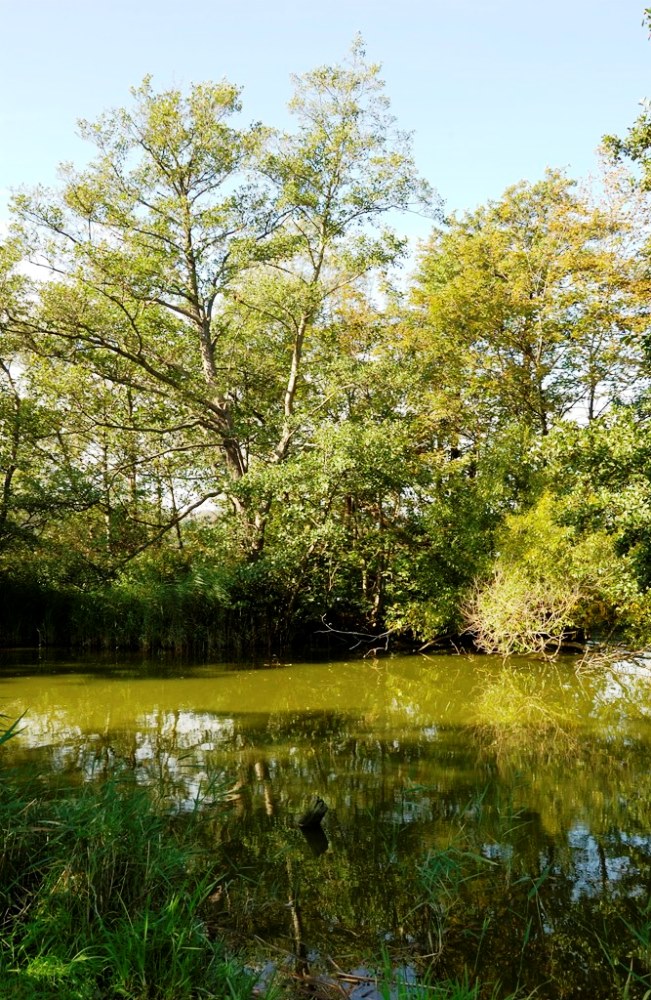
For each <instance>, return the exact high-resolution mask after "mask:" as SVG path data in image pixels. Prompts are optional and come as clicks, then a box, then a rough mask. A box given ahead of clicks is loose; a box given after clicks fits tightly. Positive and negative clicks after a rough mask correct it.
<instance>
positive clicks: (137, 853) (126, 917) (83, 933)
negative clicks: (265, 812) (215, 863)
mask: <svg viewBox="0 0 651 1000" xmlns="http://www.w3.org/2000/svg"><path fill="white" fill-rule="evenodd" d="M6 777H7V776H5V780H4V781H3V782H2V784H1V787H0V848H1V854H0V942H1V944H0V997H3V998H4V997H7V998H9V997H11V998H12V1000H13V998H15V1000H49V998H50V997H51V998H52V1000H54V998H56V1000H103V998H106V1000H108V998H111V1000H114V998H122V1000H192V998H195V997H196V998H198V997H201V998H203V1000H207V998H220V1000H222V998H230V1000H245V998H248V997H250V996H251V994H252V990H253V985H254V981H253V977H252V975H251V974H250V973H247V972H246V971H245V970H243V969H241V968H240V967H239V966H238V965H237V964H236V963H234V962H233V961H232V960H229V959H227V958H226V957H225V956H224V953H223V950H222V948H221V946H220V944H219V943H218V942H216V941H214V940H212V939H211V937H210V935H209V932H208V929H207V927H206V924H205V922H204V919H203V915H204V910H205V905H206V900H207V897H208V896H209V894H210V891H211V888H212V887H213V886H214V876H213V875H212V873H211V872H210V864H209V859H208V857H207V856H206V855H205V854H204V853H203V852H202V851H201V850H200V849H199V848H198V847H197V844H196V841H195V842H194V843H193V842H192V841H191V839H190V835H189V834H187V833H184V831H183V828H182V825H181V824H178V823H174V820H173V818H172V817H170V816H168V815H166V814H165V813H164V812H163V810H162V809H161V808H159V807H158V806H157V803H156V801H155V800H154V799H153V798H152V797H151V795H150V793H148V792H147V791H146V790H144V789H141V788H138V787H136V786H135V785H134V784H133V783H131V782H118V781H114V782H108V783H105V784H103V785H101V786H97V785H85V786H83V787H82V788H81V789H78V790H76V791H70V790H68V791H67V792H65V793H64V794H60V795H58V796H57V795H51V794H50V795H44V794H39V789H38V787H37V786H36V785H33V786H31V787H29V788H28V787H25V786H24V785H22V786H19V785H18V784H17V783H14V782H12V781H11V780H6ZM9 777H10V776H9Z"/></svg>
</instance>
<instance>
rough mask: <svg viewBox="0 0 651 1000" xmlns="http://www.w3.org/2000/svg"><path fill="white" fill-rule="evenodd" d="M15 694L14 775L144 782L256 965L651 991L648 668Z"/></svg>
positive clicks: (359, 676)
mask: <svg viewBox="0 0 651 1000" xmlns="http://www.w3.org/2000/svg"><path fill="white" fill-rule="evenodd" d="M52 671H53V672H52ZM0 692H1V695H2V707H1V710H2V712H3V713H4V714H6V715H8V716H13V717H15V716H17V715H19V714H20V713H21V712H23V711H26V712H27V715H26V720H25V726H26V728H25V731H24V732H23V733H22V734H21V736H20V737H19V739H17V740H14V741H12V744H13V745H11V746H9V747H8V748H7V752H8V755H9V758H10V760H11V762H12V763H13V764H14V765H15V766H17V767H20V766H25V767H27V766H30V767H34V766H37V767H38V768H39V769H40V771H41V772H42V773H47V774H49V775H50V776H51V780H52V781H54V782H57V783H58V782H68V781H71V782H78V781H82V780H100V779H102V778H103V777H105V776H108V775H114V774H116V773H120V772H121V771H124V770H127V771H128V772H129V773H131V774H133V775H134V776H135V779H136V781H137V782H138V783H139V784H142V785H151V786H153V787H155V788H156V789H157V790H158V792H159V794H160V795H162V796H163V797H164V799H165V801H166V802H167V804H168V808H169V809H170V810H172V811H173V812H174V813H175V814H177V815H178V822H180V823H181V822H186V821H188V819H189V818H190V817H191V818H192V821H193V822H196V824H197V836H198V837H200V838H201V840H202V842H203V843H207V844H208V845H210V847H211V850H212V851H213V854H214V859H215V879H216V888H215V890H214V892H213V893H212V895H211V897H210V900H208V901H207V913H206V920H207V922H208V923H209V925H210V926H211V929H212V930H213V931H214V932H215V933H218V934H219V935H220V936H222V937H225V938H226V940H227V941H229V942H230V943H231V944H232V945H234V946H237V947H238V948H240V949H242V948H244V949H245V950H246V951H247V952H248V955H249V958H250V959H251V960H252V961H254V962H257V963H261V962H263V961H264V960H268V961H272V962H273V963H274V964H275V965H278V964H280V965H281V966H284V965H285V964H286V963H288V962H290V960H291V961H292V962H296V961H298V970H299V972H301V973H302V975H303V976H306V975H308V974H309V975H316V974H324V975H325V974H332V971H333V969H335V968H340V969H346V970H354V969H357V970H360V969H361V968H365V967H367V964H368V963H371V962H373V961H374V960H375V961H376V960H377V958H378V956H379V955H380V954H382V953H383V952H385V953H386V954H388V956H389V960H390V962H391V963H392V965H393V967H394V968H403V969H408V970H414V973H417V974H418V975H421V976H422V975H424V976H428V975H429V976H430V977H431V978H432V979H433V980H434V979H444V978H446V977H447V978H456V979H459V980H460V979H463V977H464V976H470V978H471V979H472V977H473V976H475V975H479V976H480V977H481V980H482V982H484V983H488V984H493V985H494V984H497V983H499V984H500V986H499V989H498V992H496V993H495V996H506V995H507V994H508V993H509V992H512V991H514V990H516V989H519V990H522V991H530V990H533V989H538V991H539V992H538V994H537V995H539V996H543V997H549V998H559V1000H560V998H565V997H580V996H589V997H593V998H608V1000H611V998H614V997H620V996H621V997H630V998H633V997H643V996H644V995H645V992H646V991H647V990H648V989H651V978H650V976H651V905H650V903H649V900H650V898H651V895H650V890H651V769H650V768H649V753H650V750H651V745H650V737H651V722H650V720H651V684H650V683H649V676H648V671H647V668H646V666H645V665H644V664H642V665H640V664H638V665H629V664H615V665H612V666H611V667H610V668H608V669H602V670H600V671H599V672H591V673H590V672H583V673H581V672H577V671H576V670H575V668H574V664H573V663H571V662H569V661H568V662H567V663H562V664H560V665H558V666H554V667H551V666H550V665H548V664H524V663H521V664H515V666H512V667H508V668H505V667H504V665H503V664H501V663H497V662H493V661H492V660H490V659H489V658H482V659H476V660H473V659H462V658H458V657H455V658H452V657H440V658H436V659H435V660H431V661H425V660H422V659H416V658H404V659H400V658H397V659H394V660H390V661H386V662H385V663H384V664H382V665H381V666H380V667H371V666H370V665H368V664H366V663H342V664H314V665H305V664H283V665H278V666H276V665H274V666H273V667H262V668H257V667H252V668H246V669H242V668H239V669H236V668H230V667H224V666H219V667H214V666H212V667H211V666H199V667H196V666H192V665H183V666H182V667H181V669H180V674H179V668H178V667H177V668H176V673H175V672H174V670H173V669H172V668H171V667H170V665H167V664H166V665H163V667H162V668H161V666H160V665H153V666H152V665H148V666H147V668H146V669H142V668H141V666H139V665H137V664H133V663H132V664H129V663H122V664H115V663H114V664H112V665H108V664H106V663H103V664H102V663H97V662H94V663H92V662H90V661H88V662H83V663H72V664H70V663H67V664H66V663H56V664H54V665H53V664H49V666H48V665H43V664H41V665H40V666H39V667H37V668H36V669H35V668H34V667H32V668H31V669H30V668H29V667H28V665H25V664H23V665H20V664H7V666H6V667H4V668H3V672H2V683H1V687H0ZM317 795H318V796H322V797H323V799H324V800H325V801H326V803H327V805H328V812H327V814H326V816H325V818H324V819H323V822H322V824H320V825H317V826H316V828H315V829H314V830H311V831H302V830H301V829H299V827H298V826H297V820H298V818H299V817H300V816H301V814H302V813H303V812H304V810H305V808H306V806H307V805H309V803H310V802H311V801H313V799H314V797H315V796H317ZM365 963H366V964H365ZM362 975H363V974H362V973H360V976H362ZM350 982H351V983H352V982H353V979H352V978H351V980H350ZM491 989H492V987H491Z"/></svg>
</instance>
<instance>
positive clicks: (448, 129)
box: [0, 0, 651, 235]
mask: <svg viewBox="0 0 651 1000" xmlns="http://www.w3.org/2000/svg"><path fill="white" fill-rule="evenodd" d="M643 6H644V2H643V0H642V2H638V0H565V2H561V0H547V2H545V3H531V2H529V0H519V2H518V0H448V2H443V0H392V2H388V0H348V2H344V0H329V2H321V3H314V2H312V3H308V2H305V3H298V2H296V0H291V2H290V0H268V2H262V0H241V2H240V3H239V4H238V3H237V2H235V0H231V2H225V0H211V2H210V0H186V2H185V3H183V2H182V0H174V2H172V0H155V2H154V0H129V2H127V0H103V2H101V3H100V2H97V0H22V2H21V3H19V2H17V0H0V26H1V29H2V40H1V42H0V94H2V103H1V104H0V217H2V216H3V215H5V214H6V210H5V208H4V207H3V206H4V204H5V203H6V198H7V193H8V191H9V189H11V188H17V187H20V186H21V185H32V184H36V183H39V182H42V183H46V184H49V183H52V182H53V181H54V180H55V178H56V167H57V164H58V163H59V162H61V161H62V160H73V161H75V162H78V163H81V162H83V160H84V158H85V157H86V156H87V155H88V150H87V148H86V146H85V145H84V144H83V143H82V142H81V140H80V139H78V138H77V137H76V134H75V130H76V125H75V123H76V120H77V118H91V119H92V118H94V117H96V116H97V115H98V114H99V113H100V112H101V111H103V110H104V109H106V108H108V107H114V106H119V105H122V104H125V103H128V100H129V93H128V92H129V87H130V86H132V85H134V84H137V83H139V82H140V80H141V79H142V77H143V76H144V75H145V74H146V73H152V74H153V77H154V85H155V86H159V87H161V88H162V87H166V86H169V85H170V84H175V85H180V86H183V85H186V84H189V83H190V82H195V81H199V80H206V79H221V78H223V77H226V78H227V79H229V80H231V81H232V82H233V83H237V84H239V85H241V86H242V87H243V88H244V94H243V100H244V119H245V120H262V121H265V122H266V123H268V124H272V125H278V126H281V127H282V126H285V125H287V123H288V119H287V115H286V110H285V106H286V103H287V100H288V99H289V96H290V93H291V83H290V74H291V73H301V72H304V71H306V70H308V69H311V68H312V67H314V66H316V65H320V64H323V63H332V62H336V61H338V60H340V59H341V58H343V57H344V55H345V53H346V51H347V49H348V47H349V45H350V42H351V40H352V38H353V36H354V35H355V33H356V32H358V31H360V32H361V33H362V35H363V36H364V39H365V41H366V51H367V56H368V58H369V59H370V60H372V61H377V62H381V63H382V65H383V76H384V79H385V80H386V84H387V93H388V95H389V97H390V98H391V102H392V108H393V111H394V114H395V115H396V117H397V119H398V122H399V124H400V126H401V127H403V128H405V129H408V130H411V131H413V132H414V148H415V156H416V161H417V163H418V165H419V167H420V170H421V172H422V173H423V174H424V175H425V176H426V177H427V178H428V179H429V180H430V181H431V183H432V184H433V185H434V186H435V187H436V188H437V190H438V191H439V193H440V194H441V196H442V197H443V198H444V199H445V202H446V207H447V208H448V209H449V210H453V209H456V210H463V209H466V208H472V207H474V206H475V205H477V204H479V203H481V202H484V201H486V200H487V199H488V198H497V197H499V196H500V194H501V193H502V191H503V190H504V189H505V188H506V187H507V186H508V185H509V184H512V183H515V182H516V181H518V180H521V179H527V180H531V181H533V180H536V179H538V178H539V177H540V176H541V175H542V174H543V172H544V170H545V168H546V167H547V166H554V167H561V168H565V169H567V171H568V173H569V174H570V175H572V176H576V177H580V176H585V175H586V174H587V173H588V172H589V171H591V170H593V169H594V168H595V164H596V160H595V155H594V151H595V148H596V147H597V145H598V143H599V141H600V138H601V136H602V135H603V134H604V133H607V132H615V133H619V134H621V133H623V132H625V131H626V129H627V127H628V126H629V125H630V124H631V123H632V121H633V119H634V118H635V116H636V114H637V112H638V103H639V101H640V100H641V99H642V98H643V97H645V96H651V73H650V70H651V42H650V41H649V40H648V37H647V35H648V32H647V30H646V28H644V27H643V26H642V15H643ZM419 225H421V233H418V232H417V229H418V226H419ZM414 226H415V227H416V231H414V232H413V234H414V235H426V232H427V229H428V224H427V223H425V222H423V223H422V224H421V223H419V222H418V221H416V222H414V221H413V220H412V222H411V223H409V225H408V226H407V228H412V231H413V227H414Z"/></svg>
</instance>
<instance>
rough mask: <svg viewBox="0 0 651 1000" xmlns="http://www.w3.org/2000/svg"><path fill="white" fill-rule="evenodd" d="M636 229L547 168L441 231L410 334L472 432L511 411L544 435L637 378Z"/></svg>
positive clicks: (419, 287) (422, 276)
mask: <svg viewBox="0 0 651 1000" xmlns="http://www.w3.org/2000/svg"><path fill="white" fill-rule="evenodd" d="M628 227H629V223H628V220H627V219H625V218H624V217H623V216H622V214H621V213H620V215H619V216H617V215H615V214H614V213H613V211H606V209H605V208H599V207H594V206H592V205H591V204H590V203H589V201H587V200H586V198H584V197H582V196H581V195H580V193H579V192H578V191H577V188H576V185H575V184H574V182H572V181H569V180H567V179H566V178H565V177H564V176H563V175H562V174H560V173H558V172H554V171H550V172H548V173H547V175H546V177H545V179H544V180H543V181H540V182H538V183H536V184H533V185H530V184H526V183H521V184H519V185H516V186H515V187H513V188H510V189H509V190H508V191H507V192H506V193H505V195H504V197H503V198H502V199H501V200H500V201H499V202H490V203H489V204H488V205H487V206H486V207H483V208H480V209H478V210H477V211H476V212H473V213H469V214H467V215H465V216H464V217H463V218H461V219H456V218H453V219H452V220H451V222H450V225H449V227H448V228H447V229H444V230H438V231H436V232H435V234H434V236H433V238H432V240H431V242H430V244H429V246H428V247H427V248H426V250H425V252H424V254H423V255H422V258H421V265H420V272H419V274H418V276H417V284H416V289H415V291H414V307H415V311H414V325H415V326H416V332H415V334H414V336H415V337H416V338H417V340H418V343H419V344H420V345H421V346H422V350H423V352H424V355H425V357H426V358H427V359H428V364H429V366H430V371H431V372H432V378H433V380H434V379H436V385H437V387H438V388H437V391H438V393H439V395H441V394H443V395H444V396H445V397H446V399H447V401H448V402H447V405H446V407H445V408H446V409H447V410H448V412H450V413H452V414H453V415H456V423H457V428H458V432H459V434H460V435H462V436H463V437H464V438H465V439H466V440H470V441H472V440H473V439H476V438H477V436H478V435H482V434H483V435H486V434H487V433H492V431H493V430H495V429H497V428H499V427H500V426H504V425H505V424H507V423H510V422H513V421H517V422H522V423H524V424H525V425H526V426H528V427H530V428H532V430H534V431H535V432H536V433H537V434H539V435H541V436H545V435H546V434H548V432H549V430H550V427H551V425H552V423H553V422H554V420H557V419H559V418H562V417H564V416H567V415H569V414H577V413H578V412H579V411H580V412H581V415H584V414H585V415H587V417H588V419H594V418H595V417H596V416H597V415H598V414H599V413H600V412H602V411H603V410H605V409H606V408H607V407H608V406H609V405H610V404H611V403H612V402H613V400H616V399H617V398H618V397H621V395H622V393H624V392H626V391H627V390H629V389H630V388H631V386H633V385H634V384H635V383H636V381H640V380H641V377H642V367H641V363H642V351H641V346H640V338H639V333H640V329H641V328H642V327H643V325H644V323H645V322H646V308H641V306H640V303H641V298H642V296H641V291H642V289H641V285H642V282H641V281H640V274H639V271H638V267H637V264H636V261H635V259H634V258H633V257H632V256H631V255H630V253H629V252H628V251H627V249H626V246H627V244H626V237H627V235H628ZM645 287H646V285H645ZM464 424H465V426H464Z"/></svg>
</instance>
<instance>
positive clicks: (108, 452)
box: [0, 45, 651, 655]
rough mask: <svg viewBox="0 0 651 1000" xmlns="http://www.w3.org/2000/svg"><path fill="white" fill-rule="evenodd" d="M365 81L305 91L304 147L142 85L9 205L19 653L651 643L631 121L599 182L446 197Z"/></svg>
mask: <svg viewBox="0 0 651 1000" xmlns="http://www.w3.org/2000/svg"><path fill="white" fill-rule="evenodd" d="M378 74H379V71H378V67H377V66H373V65H369V64H368V63H367V62H366V61H365V59H364V53H363V51H362V50H361V48H360V46H359V45H355V46H354V47H353V50H352V52H351V54H350V57H349V59H348V61H347V62H346V63H344V64H342V65H338V66H334V67H323V68H320V69H317V70H315V71H314V72H312V73H309V74H307V75H306V76H304V77H302V78H299V79H297V80H296V81H295V84H296V87H295V95H294V98H293V101H292V103H291V110H292V112H293V114H294V118H295V123H296V125H295V129H294V131H293V132H291V133H288V134H284V133H280V132H278V131H276V130H273V129H271V128H267V127H265V126H262V125H256V126H253V127H243V126H241V125H240V124H239V112H240V101H239V93H238V90H237V88H235V87H233V86H231V85H230V84H228V83H220V84H201V85H196V86H193V87H192V88H191V89H190V91H189V92H188V93H187V94H183V93H181V92H180V91H177V90H170V91H166V92H162V93H157V92H156V91H155V90H154V89H153V88H152V85H151V82H150V81H149V80H148V79H146V80H145V81H144V83H143V84H142V85H141V86H140V87H139V88H138V89H136V90H134V92H133V95H132V96H133V100H132V102H131V105H130V106H129V107H128V108H124V109H118V110H115V111H111V112H109V113H107V114H105V115H104V116H102V117H101V118H100V119H99V120H98V121H97V122H95V123H88V122H84V123H82V124H81V128H82V133H83V135H84V137H85V138H86V139H87V140H88V141H89V142H90V143H91V144H92V145H93V146H94V149H95V158H94V159H92V161H91V162H90V164H89V165H88V166H86V167H85V168H84V169H81V170H76V169H74V168H73V167H72V166H67V167H65V168H64V169H63V171H62V183H61V186H60V188H59V189H58V190H57V191H49V190H44V189H39V190H36V191H31V192H27V193H22V194H20V195H19V196H17V197H16V198H15V199H14V209H13V211H14V222H13V228H12V231H11V233H10V235H9V236H8V238H7V239H6V240H5V242H4V244H3V245H2V247H1V248H0V335H1V344H0V381H1V385H2V395H1V397H0V424H1V427H2V439H1V442H0V481H1V485H0V573H1V578H2V590H3V601H2V611H1V612H0V616H1V619H2V620H1V621H0V629H1V632H0V639H1V640H2V642H4V643H5V644H6V643H11V642H27V643H36V642H37V641H48V642H74V643H103V644H106V645H111V646H115V645H117V646H120V647H126V646H133V645H144V646H147V647H149V648H153V647H172V648H176V649H183V648H186V649H187V648H190V647H192V648H194V650H195V651H204V652H206V653H207V652H212V653H220V654H233V653H235V654H241V655H245V654H248V653H250V652H252V651H253V650H254V649H258V650H260V651H264V652H269V653H271V652H280V650H281V649H282V648H284V647H286V646H287V645H288V644H289V643H291V642H292V641H297V640H300V641H301V642H302V643H303V644H307V645H309V644H310V643H313V642H316V641H317V640H318V633H319V632H320V631H321V632H322V631H323V629H324V626H323V625H322V624H321V622H322V620H323V619H325V620H326V621H327V622H328V623H331V624H332V626H333V627H334V628H337V629H340V630H342V631H346V630H349V631H360V630H362V631H368V633H369V634H372V635H379V634H382V633H383V632H386V631H388V630H390V631H391V634H392V635H395V636H397V637H403V638H405V639H408V640H409V641H415V642H418V643H430V642H435V641H440V640H443V639H444V638H445V637H454V636H459V635H460V634H463V633H466V634H467V635H470V636H472V637H473V639H474V641H475V642H477V643H478V644H479V645H480V646H481V647H482V648H485V649H496V650H501V651H512V650H521V649H531V648H537V647H538V646H540V645H541V644H543V643H547V644H549V642H550V641H552V642H553V641H555V640H558V639H560V637H561V636H567V635H568V634H569V632H571V631H572V630H574V632H575V633H576V634H577V635H579V636H583V635H586V634H592V635H606V634H612V633H613V632H616V633H618V634H622V635H625V636H626V637H627V639H628V641H632V642H639V643H644V642H647V641H649V638H650V637H651V597H650V596H649V593H648V588H649V584H650V583H651V463H650V461H649V454H648V452H649V448H650V447H651V446H650V445H649V443H648V441H649V438H648V434H647V432H646V425H647V421H648V419H649V409H650V400H649V393H648V382H649V375H650V366H651V359H650V357H649V340H648V325H649V303H650V302H651V273H650V271H649V232H648V228H649V205H648V201H647V196H646V193H645V184H646V182H647V177H646V174H645V173H644V168H645V167H646V165H647V161H646V149H647V147H648V141H647V139H646V138H645V134H644V128H643V124H644V123H643V122H638V123H637V124H636V126H635V128H634V129H633V130H632V132H631V137H630V138H629V140H628V141H627V142H624V141H618V140H614V139H613V140H610V143H609V152H610V166H609V168H608V169H607V170H606V171H605V172H604V176H603V178H602V179H601V181H600V182H599V184H598V185H595V187H594V190H590V189H587V188H583V187H581V186H580V185H579V184H577V183H576V182H574V181H572V180H571V179H569V178H567V177H566V176H565V175H564V174H563V173H562V172H559V171H549V172H548V173H547V174H546V176H545V177H544V178H543V179H542V180H539V181H537V182H536V183H524V182H522V183H520V184H517V185H515V186H514V187H512V188H510V189H509V190H508V191H506V192H505V194H504V195H503V197H502V198H501V199H500V200H499V201H496V202H490V203H489V204H487V205H486V206H484V207H482V208H480V209H478V210H477V211H475V212H471V213H467V214H465V215H463V216H460V217H457V216H452V217H449V218H444V217H443V214H442V209H441V205H440V203H439V201H438V199H437V197H436V196H435V195H434V193H433V192H432V191H431V190H430V189H429V187H428V185H427V184H426V183H425V182H424V181H423V180H421V179H420V178H419V176H418V173H417V171H416V168H415V165H414V163H413V160H412V156H411V152H410V148H409V141H408V137H406V136H405V135H404V134H402V133H401V132H400V131H399V130H398V129H397V128H396V126H395V122H394V120H393V118H392V117H391V115H390V113H389V108H388V102H387V100H386V97H385V95H384V92H383V85H382V82H381V80H380V77H379V75H378ZM622 158H624V159H627V158H628V159H632V160H634V161H637V162H638V163H639V164H641V166H642V171H643V174H642V177H641V178H638V180H637V181H636V182H632V181H631V179H630V177H629V176H628V175H627V174H626V173H625V172H624V171H623V170H622V169H621V166H617V164H616V163H614V162H613V161H616V160H617V159H620V160H621V159H622ZM413 209H417V210H418V211H420V212H423V211H427V212H430V213H431V217H432V223H433V232H432V235H431V238H430V240H429V241H428V242H427V243H426V245H424V246H423V247H421V249H420V251H419V254H418V259H417V261H416V264H415V266H414V268H413V273H412V275H411V277H409V278H407V277H405V273H404V271H403V272H400V271H399V267H400V265H401V263H402V264H404V262H405V259H406V256H407V251H408V246H407V241H406V240H405V239H401V238H399V237H398V236H397V235H396V233H395V232H394V231H393V230H392V229H390V228H389V227H388V226H387V225H386V222H387V220H391V221H393V220H394V219H395V217H396V216H395V213H396V211H398V210H401V211H405V210H413ZM331 634H332V633H331Z"/></svg>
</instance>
